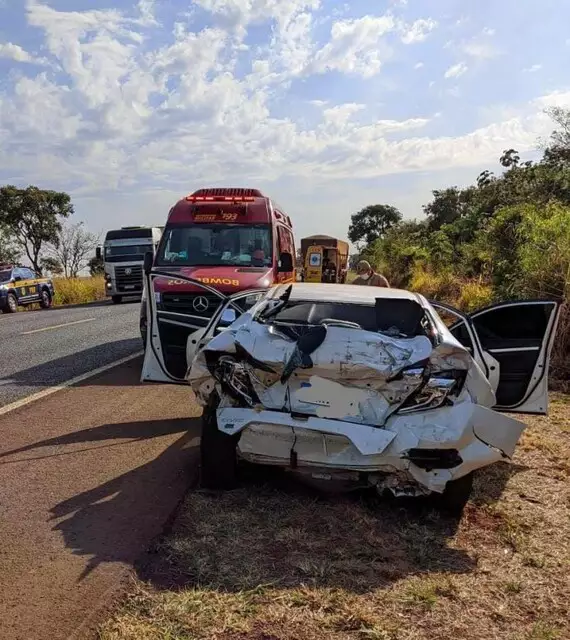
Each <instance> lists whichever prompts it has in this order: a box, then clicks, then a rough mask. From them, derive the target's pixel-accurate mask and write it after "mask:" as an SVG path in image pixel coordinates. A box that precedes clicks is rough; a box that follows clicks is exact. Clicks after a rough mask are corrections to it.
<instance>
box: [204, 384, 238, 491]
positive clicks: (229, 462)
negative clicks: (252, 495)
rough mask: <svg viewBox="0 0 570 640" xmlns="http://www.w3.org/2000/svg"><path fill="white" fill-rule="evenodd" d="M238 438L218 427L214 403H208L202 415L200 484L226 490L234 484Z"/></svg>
mask: <svg viewBox="0 0 570 640" xmlns="http://www.w3.org/2000/svg"><path fill="white" fill-rule="evenodd" d="M212 395H215V394H212ZM238 440H239V434H238V435H236V436H229V435H227V434H225V433H222V432H221V431H220V430H219V429H218V422H217V420H216V404H215V403H214V402H211V403H209V404H208V406H207V407H205V408H204V413H203V415H202V438H201V440H200V485H201V486H202V487H203V488H204V489H215V490H227V489H233V488H234V487H235V486H236V484H237V456H236V447H237V443H238Z"/></svg>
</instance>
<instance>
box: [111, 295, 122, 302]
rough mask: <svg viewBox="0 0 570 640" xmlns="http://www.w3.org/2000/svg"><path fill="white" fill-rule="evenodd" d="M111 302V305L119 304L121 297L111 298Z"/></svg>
mask: <svg viewBox="0 0 570 640" xmlns="http://www.w3.org/2000/svg"><path fill="white" fill-rule="evenodd" d="M111 300H112V301H113V304H121V302H122V301H123V296H112V297H111Z"/></svg>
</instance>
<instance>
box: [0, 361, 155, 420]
mask: <svg viewBox="0 0 570 640" xmlns="http://www.w3.org/2000/svg"><path fill="white" fill-rule="evenodd" d="M143 353H144V352H143V351H137V352H136V353H133V354H132V355H130V356H126V357H125V358H121V359H120V360H115V362H111V363H109V364H106V365H104V366H102V367H98V368H97V369H93V370H92V371H88V372H87V373H82V374H81V375H80V376H76V377H75V378H71V380H66V381H65V382H61V383H60V384H58V385H56V386H55V387H48V388H47V389H44V390H43V391H39V392H38V393H34V394H33V395H31V396H27V397H26V398H22V399H21V400H16V402H12V403H11V404H7V405H6V406H5V407H0V416H4V415H6V414H7V413H10V412H11V411H15V410H16V409H19V408H20V407H25V406H26V405H27V404H31V403H32V402H36V400H41V399H42V398H47V396H51V395H52V394H54V393H57V392H58V391H62V390H63V389H67V388H68V387H72V386H73V385H74V384H79V383H80V382H83V381H84V380H88V379H89V378H93V377H94V376H97V375H99V374H100V373H104V372H105V371H108V370H109V369H114V368H115V367H118V366H120V365H122V364H125V363H126V362H130V361H131V360H134V359H135V358H138V357H139V356H141V355H142V354H143Z"/></svg>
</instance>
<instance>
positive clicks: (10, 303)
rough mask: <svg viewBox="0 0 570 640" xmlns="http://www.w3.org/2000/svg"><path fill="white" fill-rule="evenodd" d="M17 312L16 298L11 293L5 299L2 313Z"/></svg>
mask: <svg viewBox="0 0 570 640" xmlns="http://www.w3.org/2000/svg"><path fill="white" fill-rule="evenodd" d="M16 311H18V298H16V296H15V295H14V294H13V293H9V294H8V297H7V298H6V306H5V307H4V313H16Z"/></svg>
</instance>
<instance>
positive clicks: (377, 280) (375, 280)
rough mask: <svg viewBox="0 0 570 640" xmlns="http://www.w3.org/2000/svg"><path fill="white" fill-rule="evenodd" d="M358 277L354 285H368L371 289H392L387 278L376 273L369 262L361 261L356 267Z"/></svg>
mask: <svg viewBox="0 0 570 640" xmlns="http://www.w3.org/2000/svg"><path fill="white" fill-rule="evenodd" d="M356 272H357V273H358V277H357V278H356V279H355V280H354V282H353V283H352V284H359V285H367V286H369V287H390V283H389V282H388V280H386V278H385V277H384V276H383V275H382V274H380V273H376V272H375V271H374V269H373V268H372V266H371V265H370V263H369V262H368V261H367V260H361V261H360V262H359V263H358V266H357V267H356Z"/></svg>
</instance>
